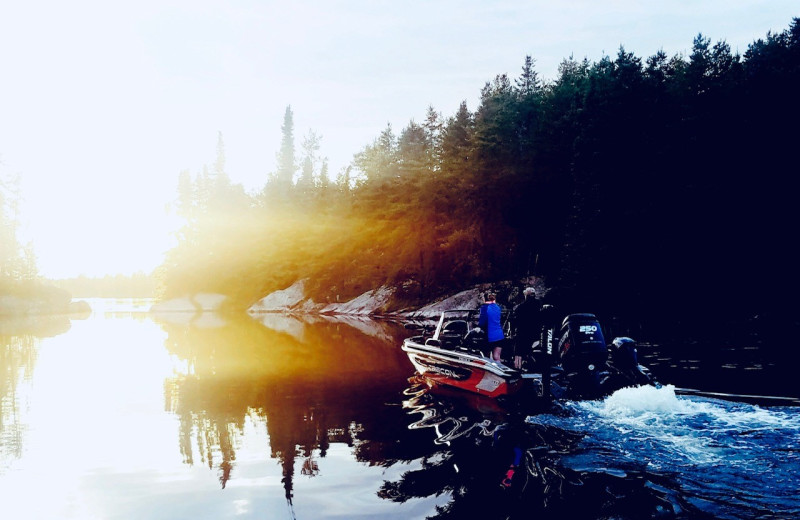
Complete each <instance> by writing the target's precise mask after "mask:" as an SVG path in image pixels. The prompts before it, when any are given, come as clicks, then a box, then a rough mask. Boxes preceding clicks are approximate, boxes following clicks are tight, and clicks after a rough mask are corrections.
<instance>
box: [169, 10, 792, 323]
mask: <svg viewBox="0 0 800 520" xmlns="http://www.w3.org/2000/svg"><path fill="white" fill-rule="evenodd" d="M535 65H536V62H535V59H534V58H532V57H530V56H528V57H526V58H525V59H524V61H523V63H522V66H521V70H520V72H519V75H518V76H517V77H509V76H508V75H506V74H501V75H498V76H496V77H495V78H493V79H491V80H489V81H487V82H486V84H485V85H484V86H483V88H482V89H481V90H480V101H479V104H478V106H477V107H475V108H474V110H471V109H470V107H468V106H467V104H466V102H463V103H461V105H460V106H459V107H458V108H457V110H455V112H454V113H453V114H452V115H447V116H445V115H442V113H440V112H437V111H436V109H434V108H433V107H428V109H427V116H426V117H425V120H424V121H413V120H412V121H410V122H409V123H408V125H407V126H406V127H405V128H402V129H395V128H392V127H391V126H387V127H386V128H385V129H384V130H383V131H382V132H380V134H379V135H377V136H376V137H375V139H374V141H373V142H371V143H368V144H366V145H365V146H364V147H363V149H362V150H360V151H358V152H357V153H355V154H354V156H353V160H352V163H351V164H350V165H349V166H347V167H346V168H343V169H342V170H341V171H339V172H336V174H335V175H331V174H329V172H328V166H327V162H326V160H325V159H324V158H321V157H319V149H320V137H319V136H317V135H315V134H314V133H313V132H309V133H308V135H306V136H304V137H303V138H302V140H301V144H300V146H299V147H295V138H296V137H297V136H295V130H294V122H293V109H292V107H287V109H286V114H285V117H284V120H283V123H282V131H283V133H282V135H283V141H282V143H281V148H280V151H279V152H278V154H277V158H276V169H275V171H274V172H272V173H270V174H269V175H268V176H266V175H265V185H264V188H263V190H262V191H261V192H259V193H255V194H253V193H247V192H246V191H245V190H244V189H243V188H242V187H241V186H240V185H237V184H234V183H232V182H231V181H230V178H229V177H228V175H227V172H226V171H225V154H224V145H223V141H222V136H221V135H220V139H219V145H218V149H217V156H216V157H217V159H216V162H215V163H214V164H213V165H211V166H208V167H206V168H205V169H204V170H203V172H201V173H198V174H195V175H192V174H191V173H189V172H182V173H181V174H180V178H179V182H178V197H177V202H176V206H177V209H178V211H179V212H180V214H181V215H182V216H183V217H184V218H185V220H186V225H185V226H184V228H183V229H182V231H181V235H180V238H179V244H178V245H177V247H175V248H174V249H173V250H172V251H171V252H170V253H169V255H168V257H167V259H166V261H165V263H164V264H163V266H162V267H161V268H160V273H159V274H160V276H161V279H162V283H163V296H165V297H171V296H179V295H182V294H185V293H187V292H198V291H211V292H219V293H223V294H227V295H229V296H230V297H231V300H232V301H234V302H236V304H237V305H239V306H241V307H242V308H245V307H247V306H249V305H250V304H252V303H253V302H255V301H256V300H258V299H259V298H261V297H263V296H264V295H266V294H268V293H270V292H272V291H274V290H278V289H284V288H286V287H287V286H289V285H291V284H292V283H294V282H295V281H297V280H298V279H307V280H308V282H307V284H306V290H307V291H308V296H309V297H312V298H313V299H314V300H315V301H317V302H329V301H346V300H348V299H350V298H353V297H355V296H357V295H359V294H362V293H363V292H365V291H368V290H370V289H375V288H378V287H380V286H382V285H387V284H388V285H391V286H394V287H396V288H397V293H396V301H395V303H394V306H395V307H396V308H404V307H409V306H415V305H421V304H424V303H427V302H430V301H432V300H434V299H436V298H437V297H440V296H442V295H446V294H450V293H453V292H455V291H458V290H461V289H463V288H466V287H468V286H471V285H473V284H480V283H492V282H497V281H501V280H519V279H521V278H523V277H527V276H540V277H543V278H544V279H545V280H546V281H547V285H548V287H552V288H553V294H558V295H560V297H561V300H562V302H568V303H567V305H569V306H571V307H574V308H575V309H578V310H585V311H588V312H598V313H600V312H603V313H614V314H615V315H624V316H629V317H631V318H632V319H639V318H643V317H644V316H646V315H647V316H655V315H660V316H674V315H676V314H677V313H680V314H682V315H689V316H694V317H695V319H696V321H697V322H698V323H700V322H702V323H704V324H705V325H708V324H709V323H713V321H711V320H715V319H720V318H723V317H725V318H731V319H733V320H736V319H739V318H741V317H752V316H755V315H759V314H762V315H763V314H769V313H775V312H779V311H781V309H784V308H785V298H783V297H782V296H783V294H784V292H789V293H790V294H791V293H792V292H794V290H795V289H797V275H796V271H797V266H798V254H797V249H798V248H797V246H796V245H795V244H794V243H793V242H792V241H793V239H794V238H795V237H796V236H797V231H796V225H797V223H798V218H797V209H796V208H797V203H796V193H795V186H796V185H797V184H798V183H797V182H796V178H797V176H798V173H800V170H798V167H797V164H798V160H797V149H798V148H797V146H798V142H800V131H798V124H800V101H799V99H800V98H798V93H800V18H795V19H794V20H792V22H791V23H790V25H789V27H788V29H786V30H784V31H783V32H780V33H769V34H767V35H766V36H765V37H764V38H763V39H759V40H757V41H754V42H753V43H751V44H750V45H749V46H748V48H747V50H746V51H745V52H744V53H743V54H738V53H734V52H732V51H731V48H730V46H729V45H728V44H727V43H725V42H724V41H720V42H717V43H713V44H712V42H711V41H710V40H709V39H708V38H706V37H704V36H703V35H698V36H697V37H696V38H695V39H694V41H693V42H692V45H691V51H690V52H688V54H687V55H684V54H681V55H675V56H667V55H666V54H665V53H663V52H658V53H656V54H655V55H653V56H650V57H647V58H642V57H638V56H635V55H634V54H632V53H629V52H627V51H626V50H625V49H624V48H623V47H621V48H620V49H619V51H618V52H617V54H616V56H606V57H603V58H602V59H601V60H599V61H597V62H592V63H590V62H589V61H587V60H586V59H584V60H578V59H575V58H573V57H569V58H566V59H564V60H563V61H562V62H561V64H560V67H559V70H558V74H557V77H556V78H554V79H551V80H544V79H543V78H541V77H540V76H539V74H538V73H537V71H536V67H535ZM421 109H424V107H421ZM795 321H796V320H795Z"/></svg>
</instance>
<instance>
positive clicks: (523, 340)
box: [511, 287, 542, 368]
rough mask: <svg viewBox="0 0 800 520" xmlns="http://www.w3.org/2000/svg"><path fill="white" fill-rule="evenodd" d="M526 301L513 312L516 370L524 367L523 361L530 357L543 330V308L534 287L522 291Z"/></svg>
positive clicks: (512, 324) (512, 328) (512, 323)
mask: <svg viewBox="0 0 800 520" xmlns="http://www.w3.org/2000/svg"><path fill="white" fill-rule="evenodd" d="M522 294H523V296H524V297H525V300H523V302H522V303H520V304H519V305H517V306H515V307H514V310H513V311H512V312H511V330H513V331H514V368H521V367H522V359H523V358H525V357H530V355H531V354H532V352H533V343H534V342H535V341H536V340H538V339H539V336H540V334H541V329H542V324H541V322H542V318H541V314H540V311H541V306H540V305H539V302H538V300H536V291H534V289H533V287H526V288H525V289H524V290H523V291H522Z"/></svg>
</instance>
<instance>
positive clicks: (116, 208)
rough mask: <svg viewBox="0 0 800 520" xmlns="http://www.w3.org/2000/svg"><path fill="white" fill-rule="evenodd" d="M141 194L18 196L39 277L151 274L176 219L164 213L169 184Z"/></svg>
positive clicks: (170, 239)
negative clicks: (21, 197)
mask: <svg viewBox="0 0 800 520" xmlns="http://www.w3.org/2000/svg"><path fill="white" fill-rule="evenodd" d="M152 191H153V192H152V193H150V194H149V195H150V196H149V197H148V196H146V195H145V194H143V193H138V194H137V193H135V192H128V193H116V194H105V195H103V194H98V193H96V192H90V191H85V190H73V191H72V192H63V191H61V192H58V191H57V190H56V191H55V192H50V194H49V195H47V194H42V192H41V190H37V189H35V188H34V189H30V190H29V191H27V192H24V200H23V208H22V212H23V216H22V220H23V226H22V229H21V235H22V240H23V242H26V243H27V242H30V243H31V244H32V246H33V249H34V252H35V254H36V258H37V266H38V268H39V272H40V274H41V275H42V276H43V277H45V278H50V279H59V278H71V277H75V276H79V275H85V276H88V277H103V276H105V275H115V274H133V273H136V272H145V273H149V272H151V271H152V270H153V269H154V268H155V267H157V266H158V265H160V264H161V263H162V261H163V259H164V253H165V252H166V251H167V250H168V249H169V248H171V247H172V246H173V245H174V243H175V236H174V232H175V231H176V230H177V228H178V227H179V226H180V219H179V218H178V217H177V216H175V215H174V214H172V213H169V212H167V211H166V205H167V203H166V202H165V200H168V197H169V196H170V194H169V192H170V189H169V186H168V187H167V188H165V189H164V190H163V192H164V193H163V194H162V195H159V194H158V192H157V189H156V187H155V186H153V187H152Z"/></svg>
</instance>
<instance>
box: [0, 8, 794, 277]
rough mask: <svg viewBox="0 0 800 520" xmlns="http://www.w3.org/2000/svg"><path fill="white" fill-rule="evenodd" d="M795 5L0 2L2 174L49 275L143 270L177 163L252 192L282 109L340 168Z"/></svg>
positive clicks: (154, 257) (775, 17)
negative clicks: (393, 137)
mask: <svg viewBox="0 0 800 520" xmlns="http://www.w3.org/2000/svg"><path fill="white" fill-rule="evenodd" d="M795 16H800V9H798V4H797V2H796V0H793V1H788V0H774V1H755V0H741V1H738V0H726V1H722V0H713V1H707V2H702V3H698V2H691V1H685V0H682V1H671V2H664V1H659V2H648V3H642V2H633V1H630V0H618V1H612V2H604V3H596V2H590V1H577V2H560V3H554V2H544V1H538V0H537V1H523V0H513V1H501V2H491V3H489V2H478V1H470V2H455V1H435V2H391V3H390V2H354V1H347V0H343V1H332V2H311V1H299V2H293V3H291V4H289V3H285V2H272V1H267V2H256V1H234V2H210V1H202V2H189V1H183V0H175V1H159V2H153V1H143V2H138V3H136V4H127V5H119V6H117V5H114V4H110V3H107V2H99V1H90V0H77V1H75V2H70V3H62V2H54V1H42V2H14V3H12V2H6V3H5V4H4V5H3V7H1V8H0V70H2V80H1V81H0V176H9V175H20V176H21V178H22V183H21V191H22V198H23V207H22V212H23V213H22V222H23V225H22V229H21V233H22V234H23V238H24V239H25V240H31V241H32V242H33V244H34V248H35V251H36V254H37V257H38V264H39V268H40V271H41V273H42V275H44V276H45V277H55V278H59V277H70V276H76V275H79V274H86V275H90V276H103V275H105V274H115V273H124V274H130V273H133V272H136V271H150V270H152V269H153V268H154V267H156V266H157V265H158V264H159V262H160V261H161V258H162V254H163V252H164V251H165V250H166V249H167V248H169V247H170V246H171V244H172V243H173V236H172V233H173V232H174V231H175V230H176V229H177V227H178V226H179V221H178V220H177V217H176V216H175V214H174V212H170V211H169V210H170V204H171V203H172V201H173V200H174V199H175V196H176V188H177V179H178V175H179V173H180V172H181V171H183V170H188V171H189V172H191V173H192V174H193V175H194V174H197V173H198V172H200V171H202V169H203V167H204V165H211V164H213V162H214V160H215V156H216V146H217V138H218V135H219V134H220V133H221V135H222V138H223V140H224V145H225V159H226V163H225V169H226V172H227V173H228V175H229V176H230V178H231V180H232V181H233V182H234V183H240V184H242V185H243V186H244V187H245V189H246V190H248V191H250V192H255V191H257V190H259V189H260V188H261V187H263V185H264V183H265V182H266V179H267V175H268V174H269V173H270V172H271V171H273V170H274V169H275V165H276V152H277V150H278V148H279V146H280V140H281V123H282V118H283V114H284V111H285V109H286V107H287V106H289V105H291V107H292V110H293V112H294V118H295V119H294V123H295V134H294V138H295V146H296V147H298V148H299V146H300V144H301V142H302V139H303V136H304V135H305V134H306V133H307V132H308V131H309V130H313V131H314V132H316V133H317V134H318V135H320V136H321V137H322V141H321V148H320V155H321V156H322V157H327V158H328V159H329V170H330V173H331V175H335V174H336V173H337V172H338V171H339V170H341V169H342V168H344V167H346V166H347V165H348V163H349V162H350V161H351V159H352V157H353V154H355V153H357V152H359V151H360V150H361V149H362V148H363V147H364V146H365V145H367V144H369V143H371V142H372V141H373V140H374V139H375V138H376V137H377V136H378V134H379V133H380V131H381V130H383V129H384V128H385V127H386V125H387V123H390V124H391V125H392V127H393V128H394V129H395V130H399V129H401V128H402V127H403V126H404V125H406V124H407V123H408V122H409V120H411V119H414V120H416V121H422V120H423V119H424V117H425V113H426V110H427V108H428V106H429V105H432V106H433V107H434V109H435V110H436V111H438V112H441V113H442V114H443V115H444V116H445V117H449V116H451V115H452V114H453V113H454V112H455V111H456V110H457V109H458V106H459V103H460V102H461V101H463V100H466V101H467V104H468V106H469V108H470V109H471V110H474V109H475V108H476V106H477V103H478V100H479V97H480V90H481V88H482V87H483V85H484V84H485V83H486V82H487V81H490V80H491V79H493V78H494V77H495V76H496V75H498V74H508V75H509V76H510V77H512V78H516V77H517V76H518V75H519V72H520V70H521V67H522V64H523V61H524V59H525V56H526V55H531V56H532V57H533V58H534V60H535V68H536V71H537V72H538V73H539V75H540V76H541V77H542V78H544V79H545V80H551V79H553V78H554V77H555V76H556V74H557V70H558V64H559V62H561V61H562V60H563V59H565V58H567V57H569V56H570V55H573V56H575V57H576V58H583V57H587V58H588V59H589V60H590V61H595V60H598V59H600V58H601V57H602V56H603V55H612V56H613V55H615V54H616V52H617V50H618V49H619V47H620V45H622V46H624V47H625V49H626V50H627V51H630V52H633V53H634V54H636V55H637V56H639V57H642V58H646V57H648V56H651V55H652V54H654V53H656V52H657V51H659V50H661V49H663V50H664V51H665V52H666V53H667V54H668V55H669V56H672V55H674V54H677V53H685V52H687V51H688V50H689V49H690V48H691V45H692V40H693V38H694V37H695V36H697V34H698V33H702V34H703V35H704V36H706V37H708V38H710V39H711V41H712V42H717V41H720V40H724V41H726V42H728V43H729V44H730V46H731V49H732V50H733V51H734V52H738V53H740V54H743V53H744V52H745V51H746V50H747V46H748V45H749V44H750V43H752V42H753V41H754V40H756V39H759V38H764V37H765V36H766V34H767V33H768V32H770V31H772V32H776V31H781V30H784V29H785V28H786V27H787V26H788V25H789V24H790V22H791V21H792V17H795Z"/></svg>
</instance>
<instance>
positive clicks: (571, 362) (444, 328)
mask: <svg viewBox="0 0 800 520" xmlns="http://www.w3.org/2000/svg"><path fill="white" fill-rule="evenodd" d="M548 307H550V306H544V307H543V311H544V312H548V313H549V314H552V312H553V310H552V308H548ZM477 313H478V311H477V310H468V309H453V310H445V311H443V312H442V313H441V315H440V317H439V320H438V322H437V323H436V325H435V327H432V328H424V327H423V330H422V333H421V334H417V335H414V336H411V337H409V338H406V339H404V340H403V344H402V347H401V348H402V350H403V351H404V352H405V353H406V354H407V355H408V358H409V360H410V361H411V364H412V365H413V366H414V368H415V369H416V371H417V373H418V374H419V375H420V376H423V377H424V378H425V380H426V381H428V383H429V384H430V385H432V386H434V385H446V386H449V387H455V388H459V389H461V390H466V391H469V392H474V393H477V394H480V395H485V396H489V397H498V398H500V397H505V396H515V395H520V394H523V395H525V396H527V397H526V398H530V397H531V396H532V397H533V399H544V400H551V399H553V398H556V399H558V398H567V399H596V398H601V397H604V396H607V395H610V394H611V393H613V392H614V391H616V390H618V389H620V388H623V387H627V386H639V385H656V386H658V382H657V381H656V380H655V378H654V377H653V376H652V374H651V373H650V371H649V370H648V369H647V368H646V367H644V366H642V365H640V364H639V363H638V355H637V348H636V342H635V341H634V340H633V339H631V338H628V337H617V338H614V340H613V341H612V342H611V343H610V344H606V343H605V339H604V336H603V331H602V328H601V326H600V323H599V321H598V320H597V317H596V316H595V315H594V314H591V313H580V314H569V315H567V316H565V317H564V318H563V319H562V320H561V321H560V326H559V327H556V326H555V325H553V324H552V320H549V321H550V324H549V325H546V326H545V327H543V328H542V334H541V338H540V340H539V341H537V342H535V343H534V344H533V348H532V351H531V352H530V353H529V355H527V356H525V357H524V358H523V359H522V363H520V364H519V365H518V366H516V367H515V366H510V365H509V364H507V363H504V362H500V361H494V360H492V359H491V358H490V357H489V355H488V352H486V350H485V347H484V345H485V340H484V338H485V336H484V334H483V331H482V330H481V329H480V328H479V327H477V326H475V325H474V323H475V318H476V316H477ZM506 323H507V320H506ZM506 332H507V334H506V337H507V338H508V339H507V340H506V341H507V342H511V341H513V338H509V334H508V328H507V327H506ZM508 344H510V343H508ZM506 350H508V349H506V348H504V351H506Z"/></svg>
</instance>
